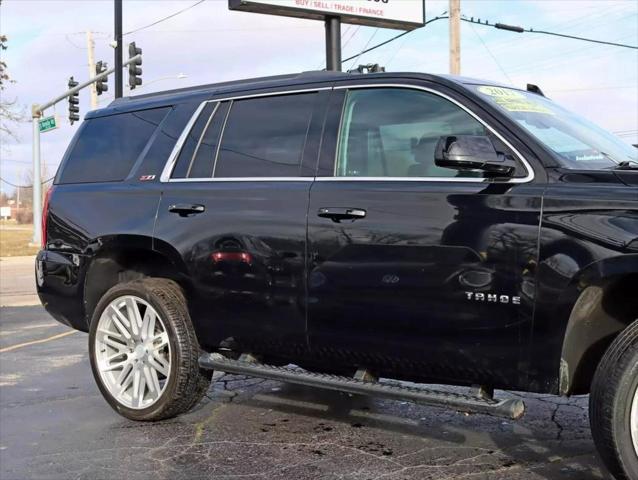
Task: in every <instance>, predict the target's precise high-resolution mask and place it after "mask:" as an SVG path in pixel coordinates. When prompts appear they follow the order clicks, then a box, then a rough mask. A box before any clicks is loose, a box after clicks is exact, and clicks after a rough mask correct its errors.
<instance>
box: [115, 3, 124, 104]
mask: <svg viewBox="0 0 638 480" xmlns="http://www.w3.org/2000/svg"><path fill="white" fill-rule="evenodd" d="M113 4H114V6H115V12H114V18H115V28H114V31H115V43H116V45H115V62H114V65H115V98H121V97H122V93H123V91H124V82H123V77H122V0H113Z"/></svg>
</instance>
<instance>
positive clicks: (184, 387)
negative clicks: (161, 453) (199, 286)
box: [89, 278, 212, 421]
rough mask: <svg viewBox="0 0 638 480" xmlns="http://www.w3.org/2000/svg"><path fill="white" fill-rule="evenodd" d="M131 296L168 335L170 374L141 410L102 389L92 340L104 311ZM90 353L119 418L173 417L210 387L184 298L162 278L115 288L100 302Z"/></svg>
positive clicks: (173, 286)
mask: <svg viewBox="0 0 638 480" xmlns="http://www.w3.org/2000/svg"><path fill="white" fill-rule="evenodd" d="M124 295H133V296H136V297H139V298H141V299H143V300H144V301H146V302H148V303H149V304H150V305H151V306H152V307H153V308H154V309H155V311H156V312H157V313H158V314H159V315H160V318H161V319H162V322H163V323H164V326H165V328H166V331H167V333H168V341H169V344H170V360H171V367H170V368H171V371H170V373H169V375H168V378H167V380H166V382H167V383H166V387H165V389H164V391H163V393H162V394H161V396H160V397H159V399H157V401H156V402H155V403H154V404H152V405H150V406H149V407H147V408H144V409H133V408H129V407H127V406H126V405H123V404H122V403H120V402H119V401H118V400H116V398H115V397H114V396H113V395H112V394H111V393H110V392H109V390H108V388H107V387H106V386H105V385H104V383H103V381H102V379H101V376H100V372H99V370H98V368H97V365H96V363H97V360H96V352H95V344H96V342H95V337H96V332H97V325H98V323H99V319H100V317H101V315H102V312H103V310H104V309H105V308H106V307H107V306H108V305H109V304H110V303H111V302H112V301H113V300H115V299H116V298H118V297H121V296H124ZM89 353H90V359H91V369H92V371H93V377H94V378H95V381H96V383H97V385H98V387H99V389H100V391H101V392H102V395H103V396H104V398H105V400H106V401H107V402H108V403H109V405H110V406H111V407H112V408H113V409H114V410H115V411H116V412H118V413H119V414H120V415H122V416H124V417H126V418H129V419H131V420H138V421H157V420H164V419H167V418H171V417H174V416H176V415H179V414H181V413H185V412H187V411H189V410H190V409H191V408H193V407H194V406H195V405H196V404H197V403H199V401H200V400H201V399H202V397H203V396H204V394H205V393H206V391H207V389H208V387H209V386H210V379H211V375H212V372H210V371H205V370H201V369H200V368H199V364H198V358H199V355H200V347H199V343H198V342H197V337H196V335H195V331H194V329H193V325H192V323H191V319H190V315H189V313H188V308H187V305H186V298H185V297H184V293H183V291H182V289H181V288H180V287H179V285H178V284H177V283H175V282H173V281H172V280H168V279H164V278H143V279H138V280H135V281H131V282H127V283H123V284H119V285H116V286H114V287H113V288H111V289H110V290H109V291H107V292H106V293H105V294H104V296H103V297H102V298H101V299H100V301H99V302H98V304H97V307H96V308H95V311H94V312H93V317H92V319H91V326H90V329H89Z"/></svg>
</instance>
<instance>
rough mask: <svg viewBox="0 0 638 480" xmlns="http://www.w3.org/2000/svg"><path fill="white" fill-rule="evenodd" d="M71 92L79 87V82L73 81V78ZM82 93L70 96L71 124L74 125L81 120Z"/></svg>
mask: <svg viewBox="0 0 638 480" xmlns="http://www.w3.org/2000/svg"><path fill="white" fill-rule="evenodd" d="M67 85H68V86H69V90H71V89H72V88H74V87H77V86H78V82H76V81H75V80H73V77H71V78H69V83H68V84H67ZM79 104H80V93H79V92H75V93H73V94H71V95H69V122H70V123H71V125H73V122H77V121H79V120H80V115H79V114H80V107H79Z"/></svg>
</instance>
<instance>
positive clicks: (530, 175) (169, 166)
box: [160, 83, 535, 184]
mask: <svg viewBox="0 0 638 480" xmlns="http://www.w3.org/2000/svg"><path fill="white" fill-rule="evenodd" d="M354 88H406V89H412V90H421V91H424V92H429V93H432V94H434V95H438V96H439V97H442V98H445V99H446V100H448V101H450V102H452V103H453V104H455V105H457V106H458V107H460V108H461V109H462V110H464V111H465V112H467V113H468V114H469V115H470V116H472V117H473V118H474V119H476V120H477V121H478V122H479V123H481V124H482V125H484V126H485V128H487V129H488V130H489V131H490V132H492V133H493V134H494V135H496V136H497V137H498V138H499V139H500V140H501V141H502V142H503V143H504V144H505V145H507V146H508V147H509V148H510V149H511V150H512V151H513V152H514V153H515V154H516V156H517V157H518V160H519V161H520V162H521V163H522V164H523V166H524V167H525V170H526V171H527V175H526V176H525V177H521V178H511V179H506V180H494V179H491V178H478V177H477V178H471V177H335V176H333V177H233V178H230V177H228V178H213V177H205V178H170V176H171V173H172V172H173V169H174V168H175V163H176V161H177V157H178V156H179V152H180V150H181V148H182V146H183V145H184V143H185V141H186V138H187V137H188V134H189V133H190V131H191V129H192V128H193V125H194V124H195V122H196V121H197V118H198V117H199V115H200V114H201V112H202V110H203V109H204V107H205V106H206V104H207V103H211V102H219V103H221V102H224V101H230V100H241V99H245V98H259V97H274V96H279V95H292V94H295V93H309V92H319V91H322V90H343V89H354ZM229 113H230V108H229V110H228V113H227V117H226V120H227V119H228V114H229ZM340 128H341V127H340ZM340 133H341V132H339V134H340ZM338 146H339V142H338V141H337V148H338ZM335 166H336V152H335ZM534 178H535V174H534V169H533V168H532V166H531V164H530V163H529V162H528V161H527V160H526V159H525V157H524V156H523V155H522V154H521V153H520V152H519V151H518V150H517V149H516V148H514V146H513V145H512V144H511V143H510V142H508V141H507V140H506V139H505V138H504V137H503V135H501V134H500V133H498V132H497V131H496V130H495V129H494V128H492V127H491V126H490V125H489V124H488V123H487V122H485V121H484V120H483V119H482V118H481V117H479V116H478V115H477V114H476V113H474V112H473V111H472V110H470V109H469V108H468V107H466V106H465V105H463V104H462V103H460V102H458V101H457V100H455V99H453V98H452V97H450V96H448V95H446V94H444V93H441V92H439V91H437V90H434V89H432V88H428V87H421V86H418V85H410V84H404V83H369V84H354V85H335V86H334V87H319V88H307V89H301V90H286V91H281V92H268V93H255V94H247V95H238V96H231V97H224V98H215V99H212V100H205V101H203V102H202V103H201V104H200V105H199V106H198V107H197V108H196V109H195V112H194V113H193V116H192V117H191V118H190V120H189V121H188V123H187V124H186V126H185V127H184V130H183V131H182V133H181V135H180V136H179V138H178V139H177V142H175V146H174V147H173V150H172V151H171V153H170V155H169V157H168V160H167V162H166V165H165V166H164V170H163V171H162V175H161V176H160V181H161V182H163V183H172V182H287V181H306V182H309V181H320V182H442V183H444V182H448V183H449V182H456V183H498V184H510V183H512V184H516V183H528V182H531V181H532V180H534Z"/></svg>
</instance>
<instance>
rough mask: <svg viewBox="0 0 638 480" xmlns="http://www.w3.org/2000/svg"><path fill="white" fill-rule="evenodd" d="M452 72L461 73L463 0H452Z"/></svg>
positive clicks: (453, 73)
mask: <svg viewBox="0 0 638 480" xmlns="http://www.w3.org/2000/svg"><path fill="white" fill-rule="evenodd" d="M450 74H452V75H460V74H461V0H450Z"/></svg>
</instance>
